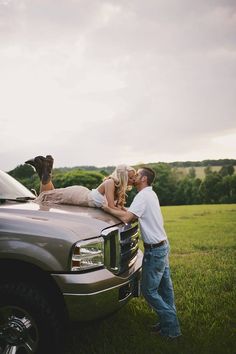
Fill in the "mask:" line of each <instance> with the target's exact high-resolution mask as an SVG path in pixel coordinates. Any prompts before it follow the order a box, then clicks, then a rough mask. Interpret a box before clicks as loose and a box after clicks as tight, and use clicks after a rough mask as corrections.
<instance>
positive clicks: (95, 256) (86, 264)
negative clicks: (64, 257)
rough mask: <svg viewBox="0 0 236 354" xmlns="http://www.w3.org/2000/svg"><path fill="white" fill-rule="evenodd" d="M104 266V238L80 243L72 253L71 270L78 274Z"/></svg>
mask: <svg viewBox="0 0 236 354" xmlns="http://www.w3.org/2000/svg"><path fill="white" fill-rule="evenodd" d="M103 265H104V240H103V238H102V237H98V238H96V240H87V241H79V242H77V243H76V244H75V246H74V249H73V252H72V260H71V270H72V271H74V272H76V271H80V270H87V269H91V268H97V267H101V266H103Z"/></svg>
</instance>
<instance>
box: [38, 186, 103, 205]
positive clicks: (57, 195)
mask: <svg viewBox="0 0 236 354" xmlns="http://www.w3.org/2000/svg"><path fill="white" fill-rule="evenodd" d="M93 191H97V190H92V191H91V190H90V189H88V188H86V187H83V186H70V187H65V188H56V189H52V190H50V191H46V192H42V193H40V195H39V196H38V197H37V198H36V199H35V200H34V201H35V202H36V203H41V202H43V203H56V204H72V205H79V206H89V207H101V203H102V198H103V199H104V201H105V197H104V196H102V195H101V194H100V193H99V192H95V193H94V192H93ZM97 193H99V194H100V196H101V203H100V204H99V205H98V203H96V199H95V200H94V197H93V195H95V194H97Z"/></svg>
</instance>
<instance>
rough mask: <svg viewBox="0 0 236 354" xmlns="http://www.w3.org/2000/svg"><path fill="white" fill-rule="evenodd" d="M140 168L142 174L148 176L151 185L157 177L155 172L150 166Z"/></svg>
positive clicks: (148, 182)
mask: <svg viewBox="0 0 236 354" xmlns="http://www.w3.org/2000/svg"><path fill="white" fill-rule="evenodd" d="M140 169H141V175H142V176H146V177H147V184H148V185H149V186H150V185H151V184H152V183H153V181H154V179H155V177H156V174H155V172H154V171H153V169H152V168H150V167H140Z"/></svg>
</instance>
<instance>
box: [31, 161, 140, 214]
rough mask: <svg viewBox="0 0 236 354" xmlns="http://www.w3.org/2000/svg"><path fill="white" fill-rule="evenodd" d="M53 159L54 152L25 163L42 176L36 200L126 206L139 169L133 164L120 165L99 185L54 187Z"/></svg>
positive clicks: (121, 207) (82, 204) (81, 204)
mask: <svg viewBox="0 0 236 354" xmlns="http://www.w3.org/2000/svg"><path fill="white" fill-rule="evenodd" d="M53 161H54V160H53V158H52V156H51V155H47V156H46V157H44V156H36V157H35V158H34V159H31V160H28V161H26V162H25V163H27V164H30V165H31V166H33V167H34V168H35V169H36V171H37V173H38V175H39V178H40V195H39V196H38V197H37V198H36V199H35V202H48V203H49V202H52V203H57V204H74V205H80V206H89V207H97V208H100V207H102V205H103V204H107V205H108V206H109V207H110V208H113V209H125V208H124V205H125V197H126V191H127V190H128V189H130V188H131V186H132V185H133V184H134V181H135V174H136V171H135V169H134V168H133V167H130V166H127V165H119V166H117V167H116V169H115V170H114V172H113V173H112V174H111V175H110V176H108V177H106V178H105V179H104V181H103V182H102V183H101V184H100V185H99V186H98V187H97V188H96V189H92V190H89V189H88V188H86V187H83V186H78V185H75V186H70V187H65V188H54V185H53V183H52V179H51V178H52V167H53Z"/></svg>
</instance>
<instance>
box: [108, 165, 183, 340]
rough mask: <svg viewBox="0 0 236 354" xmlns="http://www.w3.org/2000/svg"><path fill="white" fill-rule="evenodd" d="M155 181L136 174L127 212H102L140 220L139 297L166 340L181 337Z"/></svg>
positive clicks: (148, 173)
mask: <svg viewBox="0 0 236 354" xmlns="http://www.w3.org/2000/svg"><path fill="white" fill-rule="evenodd" d="M154 178H155V173H154V171H153V170H152V169H150V168H147V167H143V168H141V169H139V170H138V172H137V176H136V180H135V186H136V188H137V190H138V192H139V193H138V194H137V195H136V196H135V198H134V200H133V202H132V204H131V206H130V207H129V209H128V210H115V209H111V208H109V207H107V206H105V205H104V206H103V209H104V210H105V211H107V212H109V213H111V214H113V215H114V216H116V217H118V218H119V219H121V220H122V221H123V222H124V223H128V222H130V221H132V220H135V219H137V218H138V219H139V225H140V232H141V238H142V240H143V242H144V257H143V264H142V283H141V288H142V294H143V296H144V297H145V299H146V301H147V302H148V303H149V304H150V305H151V307H152V308H153V309H154V310H155V311H156V313H157V315H158V317H159V319H160V323H157V324H156V325H154V326H153V331H152V332H154V333H156V334H159V335H161V336H163V337H167V338H168V339H175V338H177V337H179V336H180V335H181V331H180V326H179V321H178V318H177V315H176V308H175V303H174V291H173V286H172V281H171V277H170V269H169V243H168V240H167V236H166V233H165V230H164V226H163V218H162V213H161V209H160V204H159V200H158V197H157V195H156V193H155V192H154V191H153V190H152V187H151V184H152V183H153V181H154Z"/></svg>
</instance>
